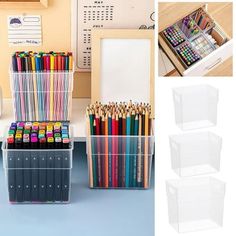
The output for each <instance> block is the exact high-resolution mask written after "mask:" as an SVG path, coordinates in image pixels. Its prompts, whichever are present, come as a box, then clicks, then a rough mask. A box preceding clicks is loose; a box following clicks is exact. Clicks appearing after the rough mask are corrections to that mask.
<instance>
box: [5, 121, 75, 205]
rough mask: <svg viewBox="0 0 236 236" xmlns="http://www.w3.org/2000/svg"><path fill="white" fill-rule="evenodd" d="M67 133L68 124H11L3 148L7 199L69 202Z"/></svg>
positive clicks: (69, 153)
mask: <svg viewBox="0 0 236 236" xmlns="http://www.w3.org/2000/svg"><path fill="white" fill-rule="evenodd" d="M70 135H71V134H70V132H69V124H68V123H61V122H56V123H54V122H50V123H45V122H43V123H39V122H33V123H32V122H17V123H12V124H11V126H10V128H9V130H8V135H7V139H6V143H5V144H3V148H2V150H3V160H4V169H5V171H6V176H7V180H8V191H9V201H10V202H12V203H21V202H22V203H23V202H33V203H34V202H36V203H37V202H38V203H50V202H52V203H53V202H68V201H69V193H70V174H71V168H72V149H73V148H72V141H71V137H70Z"/></svg>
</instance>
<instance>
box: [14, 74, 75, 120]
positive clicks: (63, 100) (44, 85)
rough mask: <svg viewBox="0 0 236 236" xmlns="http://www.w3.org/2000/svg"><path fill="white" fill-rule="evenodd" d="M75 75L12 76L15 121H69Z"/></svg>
mask: <svg viewBox="0 0 236 236" xmlns="http://www.w3.org/2000/svg"><path fill="white" fill-rule="evenodd" d="M73 73H74V72H73V71H61V72H52V71H51V72H32V73H29V72H13V71H11V72H10V77H11V90H12V96H13V106H14V107H13V110H14V114H15V120H16V121H35V120H37V121H69V120H70V117H71V109H72V92H73Z"/></svg>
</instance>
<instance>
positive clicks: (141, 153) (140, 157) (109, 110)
mask: <svg viewBox="0 0 236 236" xmlns="http://www.w3.org/2000/svg"><path fill="white" fill-rule="evenodd" d="M152 121H153V120H152V118H151V107H150V105H148V104H142V103H141V104H133V103H132V102H130V103H128V104H127V103H120V104H117V103H109V104H107V105H102V104H100V103H95V104H94V105H90V106H89V107H88V108H87V133H88V139H87V156H88V167H89V180H90V181H89V182H90V187H91V188H141V189H143V188H148V187H149V184H150V183H149V180H150V174H151V163H152V155H153V150H154V149H153V145H154V138H153V136H152V133H153V132H152V130H153V127H152V124H153V122H152Z"/></svg>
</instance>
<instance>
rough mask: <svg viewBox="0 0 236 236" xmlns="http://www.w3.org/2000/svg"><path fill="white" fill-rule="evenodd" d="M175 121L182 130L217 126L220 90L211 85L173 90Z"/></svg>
mask: <svg viewBox="0 0 236 236" xmlns="http://www.w3.org/2000/svg"><path fill="white" fill-rule="evenodd" d="M173 98H174V107H175V121H176V124H177V126H178V127H179V128H181V129H182V130H191V129H199V128H206V127H211V126H215V125H216V122H217V104H218V90H217V89H216V88H214V87H212V86H210V85H195V86H186V87H179V88H174V89H173Z"/></svg>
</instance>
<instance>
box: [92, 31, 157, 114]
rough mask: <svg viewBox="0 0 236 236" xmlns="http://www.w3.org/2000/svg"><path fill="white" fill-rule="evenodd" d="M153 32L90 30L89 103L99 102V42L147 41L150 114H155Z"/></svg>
mask: <svg viewBox="0 0 236 236" xmlns="http://www.w3.org/2000/svg"><path fill="white" fill-rule="evenodd" d="M154 34H155V33H154V30H130V29H98V30H97V29H94V30H92V48H93V49H92V71H91V72H92V75H91V101H92V103H94V102H96V101H100V97H101V96H100V89H99V88H100V82H101V79H102V78H101V77H102V76H101V40H102V39H148V40H150V42H151V43H150V46H151V49H150V56H151V58H150V78H149V80H150V104H151V106H152V114H155V111H154V109H155V104H154V101H155V95H154V90H155V71H154V63H155V62H154V55H155V41H154V38H155V37H154Z"/></svg>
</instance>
